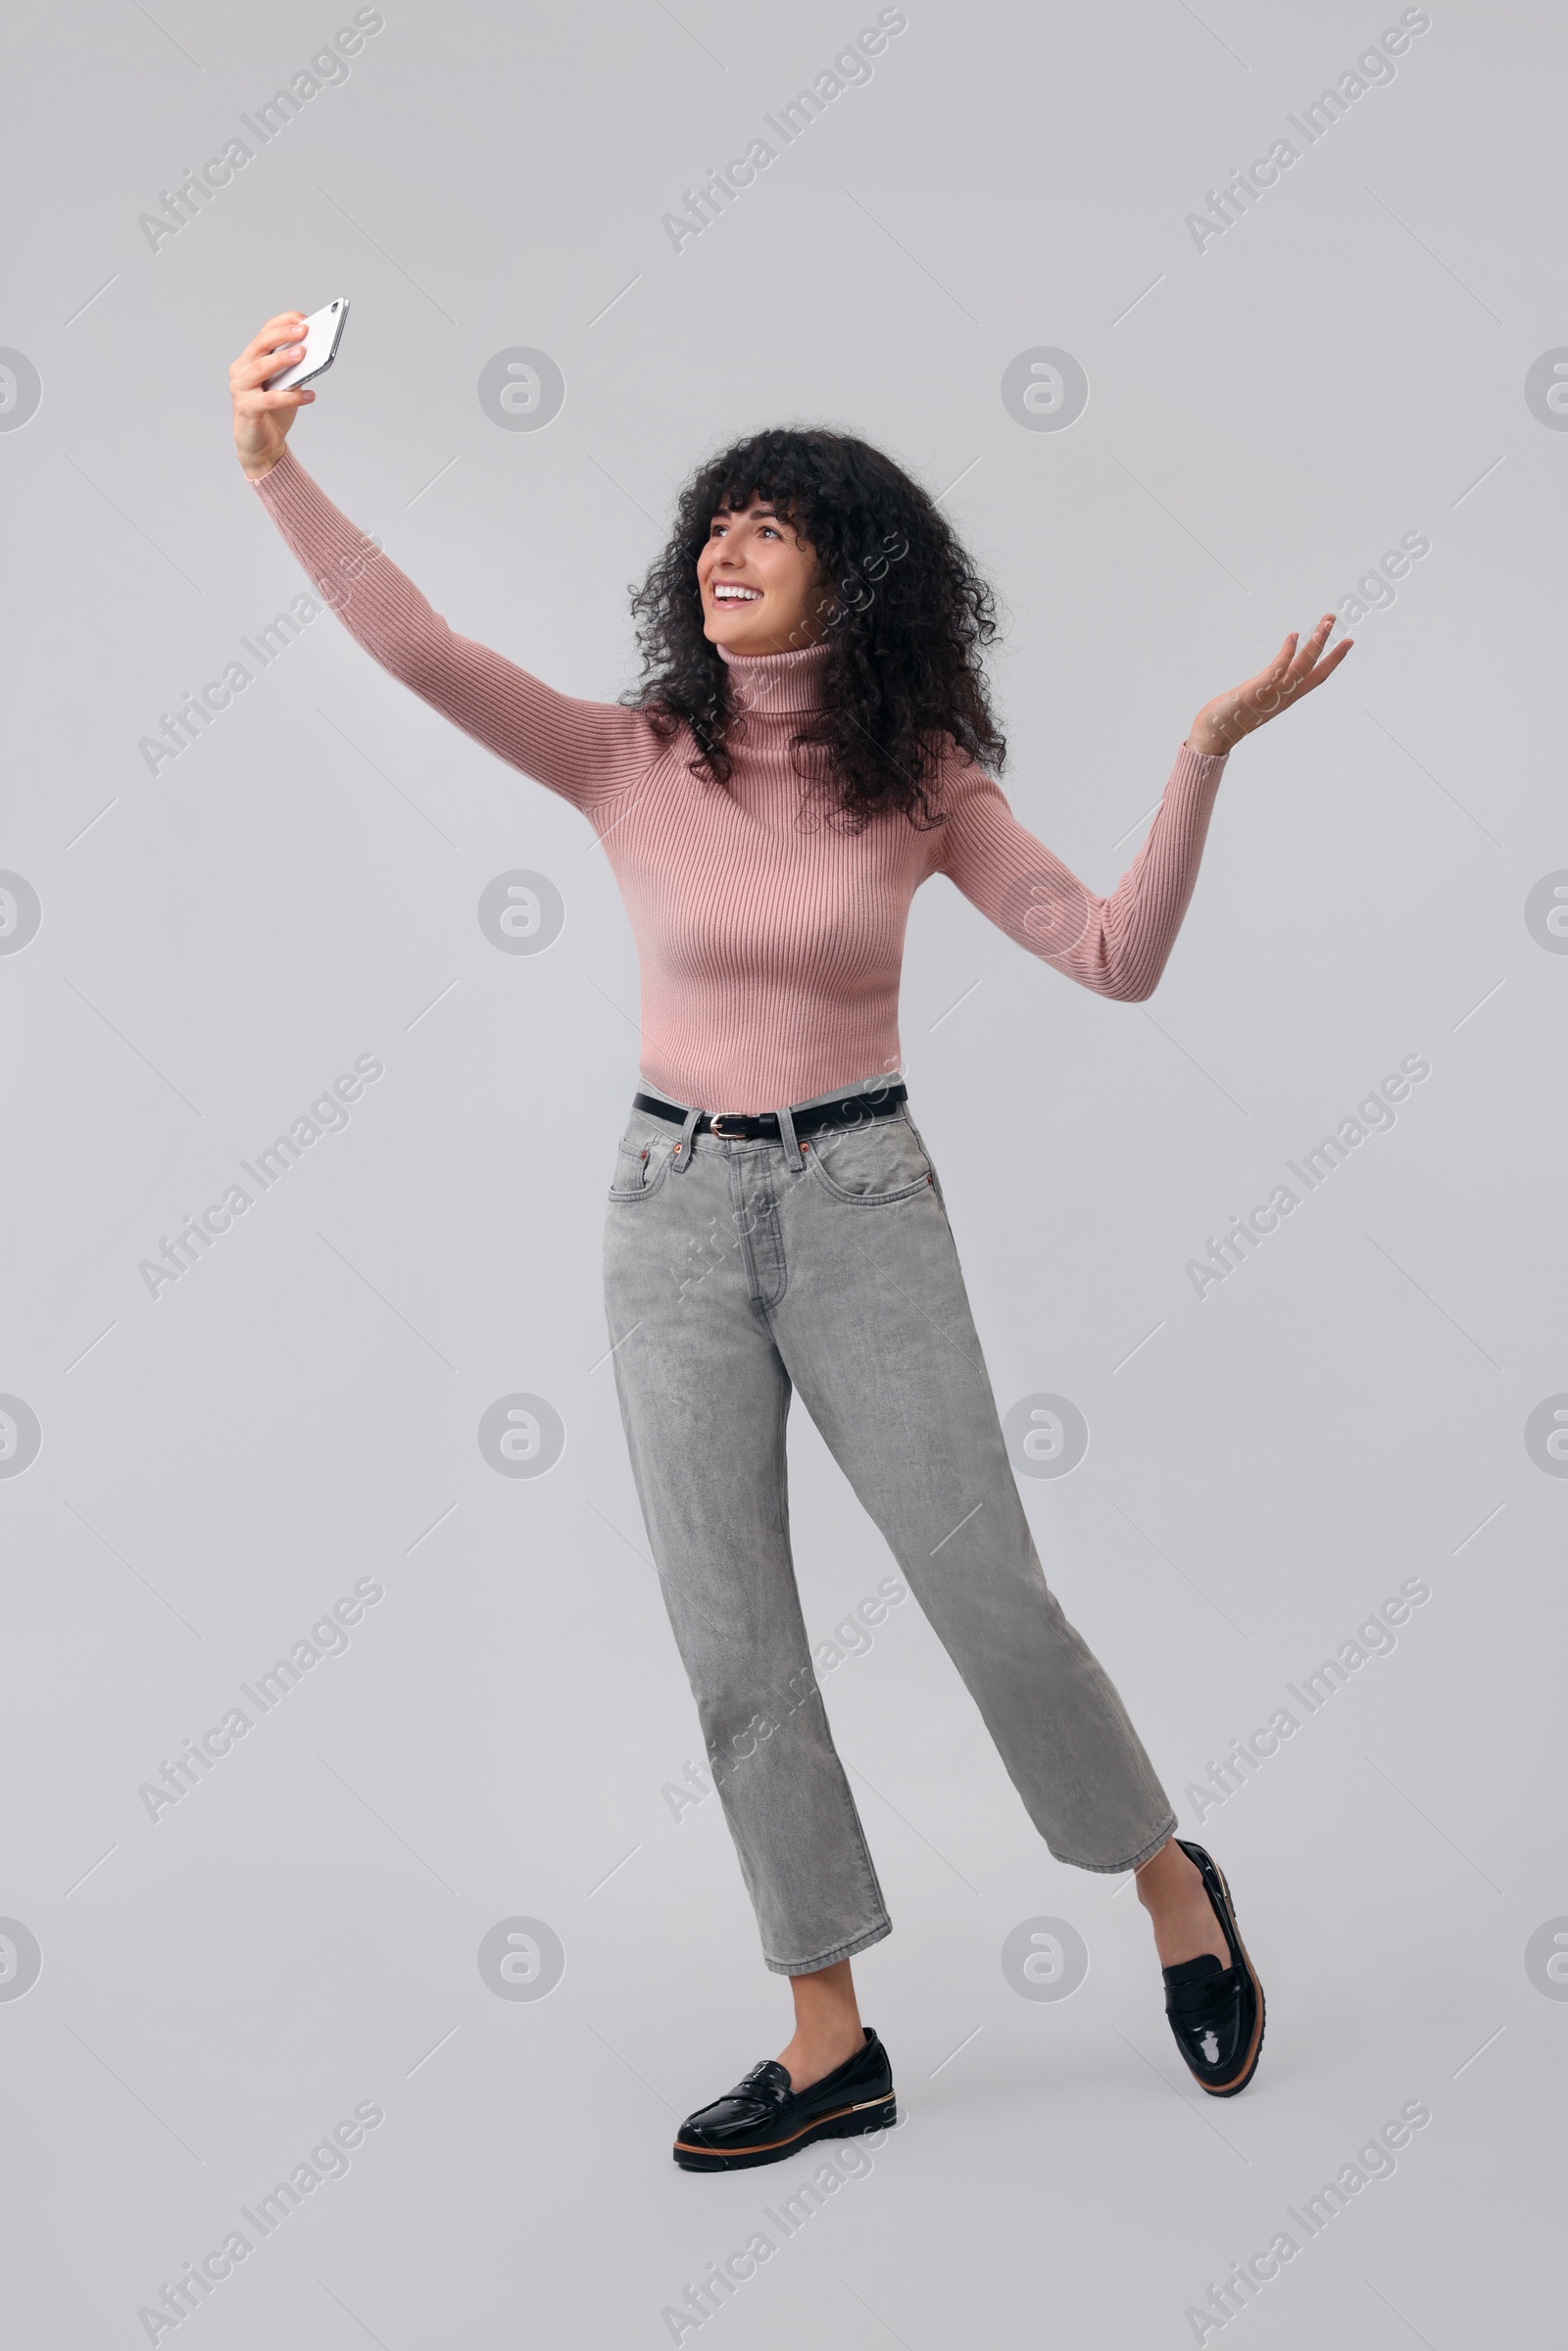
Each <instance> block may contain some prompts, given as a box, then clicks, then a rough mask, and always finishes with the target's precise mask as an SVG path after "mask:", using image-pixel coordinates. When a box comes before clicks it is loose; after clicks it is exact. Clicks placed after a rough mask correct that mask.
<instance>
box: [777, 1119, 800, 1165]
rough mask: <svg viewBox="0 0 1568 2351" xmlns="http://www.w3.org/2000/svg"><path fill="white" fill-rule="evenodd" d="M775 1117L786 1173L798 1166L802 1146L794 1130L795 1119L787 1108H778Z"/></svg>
mask: <svg viewBox="0 0 1568 2351" xmlns="http://www.w3.org/2000/svg"><path fill="white" fill-rule="evenodd" d="M777 1117H778V1132H779V1140H780V1142H781V1143H782V1144H783V1146H784V1168H785V1172H786V1174H787V1173H789V1171H790V1170H791V1169H793V1168H797V1167H799V1165H800V1163H801V1148H802V1147H801V1144H800V1141H799V1139H798V1137H797V1135H796V1132H795V1120H794V1118H793V1116H792V1115H791V1113H790V1112H789V1110H787V1109H784V1110H780V1111H779V1112H778V1113H777Z"/></svg>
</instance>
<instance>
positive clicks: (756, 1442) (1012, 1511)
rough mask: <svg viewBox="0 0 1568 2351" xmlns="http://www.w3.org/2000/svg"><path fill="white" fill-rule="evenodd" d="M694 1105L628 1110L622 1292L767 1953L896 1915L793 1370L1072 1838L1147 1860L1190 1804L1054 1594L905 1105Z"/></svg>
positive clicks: (1024, 1783)
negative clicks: (669, 1111)
mask: <svg viewBox="0 0 1568 2351" xmlns="http://www.w3.org/2000/svg"><path fill="white" fill-rule="evenodd" d="M839 1091H841V1092H843V1091H848V1090H847V1089H840V1090H839ZM816 1099H819V1100H821V1099H826V1098H823V1097H819V1098H816ZM805 1106H806V1105H804V1104H796V1105H795V1107H796V1108H804V1107H805ZM696 1116H697V1112H696V1111H695V1110H690V1109H688V1110H687V1111H686V1112H685V1113H684V1116H683V1123H682V1124H681V1125H675V1124H673V1123H669V1122H666V1121H665V1120H663V1119H661V1118H658V1117H656V1116H654V1115H652V1114H651V1113H649V1112H647V1111H641V1110H633V1111H632V1113H631V1119H630V1123H629V1124H628V1126H627V1128H626V1132H625V1134H624V1136H623V1138H622V1140H621V1143H620V1148H619V1154H618V1158H617V1163H616V1168H615V1174H614V1179H613V1186H612V1189H611V1193H610V1201H609V1208H608V1213H607V1219H606V1226H605V1300H606V1308H607V1312H608V1316H609V1321H610V1336H611V1340H612V1343H613V1349H614V1354H613V1361H614V1366H615V1379H616V1385H617V1389H618V1392H619V1396H620V1408H621V1416H622V1419H623V1421H624V1423H625V1429H626V1442H627V1445H628V1446H629V1448H630V1452H631V1465H632V1472H633V1475H634V1477H635V1479H636V1482H637V1491H638V1495H639V1498H640V1500H641V1503H642V1509H643V1517H644V1520H645V1522H646V1525H647V1528H648V1536H649V1541H650V1543H651V1544H652V1546H653V1552H654V1557H655V1560H656V1561H657V1563H658V1568H659V1574H660V1580H661V1583H662V1587H663V1592H664V1600H665V1604H666V1606H667V1608H668V1611H669V1619H670V1623H671V1625H672V1627H673V1629H674V1634H675V1639H676V1641H677V1642H678V1644H679V1647H680V1652H681V1657H682V1660H683V1662H684V1664H685V1667H686V1671H687V1674H688V1676H689V1677H690V1681H691V1686H692V1693H693V1695H694V1697H695V1698H696V1701H697V1708H698V1713H699V1716H700V1718H701V1722H702V1728H703V1736H704V1739H705V1742H706V1747H707V1752H708V1757H709V1763H710V1767H711V1771H712V1774H713V1777H714V1780H715V1782H716V1784H717V1786H718V1788H719V1792H720V1795H721V1798H722V1801H723V1806H724V1813H725V1817H726V1819H727V1821H728V1823H729V1828H730V1832H731V1835H732V1836H733V1837H734V1840H735V1845H736V1849H737V1851H738V1853H739V1855H740V1864H741V1871H742V1874H743V1876H744V1878H745V1881H746V1887H747V1891H748V1892H749V1894H750V1895H751V1898H752V1902H753V1905H754V1907H755V1909H756V1912H757V1919H758V1925H759V1928H760V1934H761V1940H762V1954H763V1957H764V1958H765V1960H766V1962H767V1965H768V1966H769V1967H770V1968H772V1969H773V1970H774V1971H775V1972H776V1973H777V1974H780V1975H785V1976H800V1975H808V1974H809V1973H810V1972H811V1971H812V1970H813V1969H816V1968H822V1967H827V1966H829V1965H831V1963H832V1962H833V1961H834V1960H837V1959H846V1958H848V1957H849V1956H850V1955H851V1954H852V1953H853V1952H856V1951H860V1950H863V1949H864V1948H865V1947H866V1945H867V1944H868V1943H873V1942H877V1941H880V1939H881V1938H882V1936H883V1935H887V1934H889V1933H890V1932H891V1922H890V1921H889V1918H888V1914H887V1910H886V1908H885V1906H884V1903H883V1900H882V1890H881V1887H880V1886H879V1885H878V1884H877V1877H876V1871H875V1869H874V1868H873V1866H872V1863H871V1856H870V1853H869V1851H868V1850H867V1847H866V1842H865V1836H864V1833H863V1831H862V1829H861V1826H860V1820H859V1815H858V1812H857V1810H856V1805H855V1799H854V1797H853V1795H852V1794H851V1792H850V1787H849V1782H848V1781H847V1779H846V1778H845V1774H844V1767H843V1765H842V1764H841V1763H840V1761H839V1757H838V1753H837V1751H836V1749H835V1747H834V1744H833V1739H832V1734H831V1732H830V1731H829V1728H828V1722H827V1715H826V1712H825V1710H824V1708H823V1704H822V1698H821V1694H820V1692H819V1690H818V1689H817V1687H816V1682H815V1678H814V1676H813V1673H812V1669H811V1661H810V1651H809V1644H808V1641H807V1635H806V1627H805V1623H804V1621H803V1619H802V1615H801V1605H800V1597H799V1594H798V1592H797V1590H796V1583H795V1569H794V1563H793V1560H792V1557H791V1552H790V1534H789V1501H788V1494H787V1489H786V1476H785V1442H784V1430H785V1419H786V1416H787V1414H788V1411H789V1406H790V1398H791V1395H792V1393H793V1392H794V1391H796V1390H799V1392H800V1395H801V1397H802V1400H803V1401H804V1403H805V1405H806V1408H807V1410H808V1411H809V1414H810V1415H811V1418H812V1420H813V1421H814V1422H815V1423H816V1426H817V1428H818V1429H819V1430H820V1431H821V1433H822V1436H823V1438H824V1440H825V1441H826V1443H827V1445H828V1446H829V1447H830V1449H831V1451H832V1453H833V1455H834V1457H835V1459H836V1460H837V1461H838V1463H839V1465H840V1467H841V1468H842V1469H843V1471H844V1473H845V1475H846V1477H847V1478H848V1479H849V1481H850V1484H851V1485H852V1486H853V1488H854V1490H855V1492H856V1494H858V1497H859V1499H860V1501H861V1502H862V1504H863V1505H864V1507H865V1509H866V1510H867V1512H868V1513H869V1515H870V1516H871V1518H872V1519H873V1520H874V1521H875V1523H876V1525H877V1526H878V1527H879V1528H880V1530H881V1532H882V1534H883V1535H884V1537H885V1538H886V1540H887V1542H888V1544H889V1546H890V1547H891V1549H892V1551H893V1554H894V1557H895V1558H896V1559H897V1560H898V1563H899V1565H900V1567H901V1568H902V1569H903V1571H904V1574H905V1577H906V1578H907V1582H908V1585H909V1588H910V1590H911V1591H912V1592H914V1595H915V1597H916V1598H917V1599H918V1601H919V1603H920V1605H921V1607H922V1608H923V1609H924V1610H925V1613H926V1615H927V1617H928V1618H929V1619H930V1621H931V1624H932V1626H933V1627H934V1628H935V1630H936V1632H937V1634H938V1635H939V1637H940V1638H941V1640H942V1641H943V1643H944V1644H945V1646H946V1648H947V1650H948V1653H949V1655H950V1656H951V1657H952V1659H953V1661H954V1663H955V1665H956V1667H957V1669H958V1672H959V1674H960V1675H961V1676H962V1678H963V1681H964V1684H965V1686H966V1687H967V1689H968V1690H969V1693H970V1695H971V1696H972V1697H973V1699H974V1701H975V1703H976V1705H977V1706H978V1707H979V1709H980V1712H981V1715H982V1717H983V1718H984V1721H985V1724H986V1728H987V1729H988V1730H989V1732H990V1734H991V1736H992V1738H993V1739H994V1740H995V1741H996V1744H997V1747H998V1750H999V1752H1000V1753H1001V1756H1002V1760H1003V1762H1004V1763H1005V1766H1006V1769H1007V1771H1008V1774H1009V1775H1010V1777H1011V1779H1012V1782H1013V1785H1014V1786H1015V1788H1017V1790H1018V1792H1019V1794H1020V1795H1021V1796H1022V1798H1023V1801H1024V1804H1025V1806H1026V1807H1027V1809H1028V1812H1029V1816H1030V1818H1031V1819H1032V1820H1033V1822H1034V1824H1035V1826H1036V1827H1037V1828H1038V1829H1039V1831H1040V1833H1041V1835H1042V1837H1044V1838H1045V1840H1046V1842H1047V1844H1048V1845H1049V1846H1050V1848H1051V1850H1052V1852H1053V1853H1054V1855H1055V1856H1056V1858H1057V1859H1058V1860H1060V1861H1067V1862H1072V1863H1074V1864H1076V1865H1077V1866H1078V1867H1079V1868H1081V1869H1090V1870H1104V1871H1122V1870H1128V1869H1134V1868H1136V1867H1137V1866H1138V1865H1139V1864H1140V1863H1141V1862H1143V1861H1146V1860H1148V1859H1149V1857H1150V1855H1151V1854H1152V1853H1154V1852H1156V1851H1157V1850H1158V1848H1159V1847H1160V1845H1162V1844H1163V1843H1164V1841H1165V1839H1166V1837H1168V1836H1169V1835H1170V1833H1171V1831H1172V1830H1173V1829H1174V1827H1175V1814H1174V1813H1173V1812H1172V1810H1171V1806H1170V1803H1169V1800H1168V1798H1167V1797H1166V1795H1165V1792H1164V1790H1163V1788H1161V1787H1160V1785H1159V1782H1158V1781H1157V1780H1156V1778H1155V1777H1154V1773H1153V1770H1152V1766H1151V1764H1150V1761H1149V1758H1148V1756H1147V1755H1146V1754H1145V1752H1144V1749H1143V1746H1142V1744H1141V1743H1140V1741H1139V1739H1138V1735H1137V1733H1136V1732H1135V1731H1134V1729H1133V1727H1132V1724H1131V1722H1130V1721H1129V1720H1128V1717H1127V1713H1126V1710H1125V1708H1124V1707H1123V1705H1122V1702H1121V1700H1120V1698H1119V1697H1118V1696H1117V1694H1116V1691H1115V1690H1114V1689H1113V1687H1112V1685H1111V1683H1110V1682H1109V1680H1108V1679H1107V1677H1106V1675H1105V1674H1104V1672H1103V1670H1102V1668H1101V1667H1100V1665H1099V1664H1098V1663H1097V1662H1096V1660H1095V1658H1094V1657H1093V1656H1092V1655H1091V1653H1090V1651H1089V1649H1088V1647H1087V1646H1086V1645H1085V1643H1084V1641H1082V1639H1081V1638H1080V1636H1079V1635H1078V1634H1077V1633H1075V1632H1074V1630H1073V1628H1072V1626H1071V1625H1069V1624H1068V1622H1067V1620H1066V1618H1065V1617H1064V1616H1063V1615H1062V1612H1061V1609H1060V1608H1059V1607H1058V1605H1057V1603H1056V1601H1055V1599H1054V1597H1053V1595H1052V1593H1051V1592H1050V1591H1049V1590H1048V1589H1047V1586H1046V1579H1045V1576H1044V1573H1043V1572H1042V1569H1041V1565H1040V1560H1039V1557H1038V1555H1037V1553H1036V1550H1035V1546H1034V1542H1033V1539H1032V1538H1031V1536H1030V1533H1029V1526H1028V1522H1027V1520H1026V1519H1025V1517H1024V1512H1023V1505H1022V1503H1021V1501H1020V1500H1019V1497H1018V1489H1017V1486H1016V1484H1015V1483H1014V1480H1013V1475H1012V1470H1011V1466H1010V1464H1009V1463H1008V1460H1007V1454H1006V1449H1005V1443H1004V1439H1003V1434H1002V1429H1001V1425H1000V1422H999V1420H998V1417H997V1407H996V1400H995V1398H994V1396H993V1395H992V1391H991V1382H990V1379H989V1378H988V1376H987V1373H986V1367H985V1363H984V1360H983V1359H982V1356H981V1352H980V1346H979V1342H978V1340H977V1338H976V1336H975V1330H974V1324H973V1321H972V1319H971V1316H970V1312H969V1301H968V1298H967V1297H966V1295H965V1292H964V1286H963V1276H962V1273H961V1272H960V1270H959V1266H958V1258H957V1252H956V1249H955V1247H954V1241H953V1234H952V1231H951V1229H950V1227H949V1224H948V1217H947V1211H946V1209H945V1207H944V1205H943V1200H942V1189H941V1185H940V1183H939V1182H938V1180H937V1174H936V1170H935V1168H934V1167H933V1166H932V1163H931V1160H930V1158H929V1157H928V1155H927V1153H926V1151H925V1147H924V1145H923V1144H922V1142H921V1140H920V1137H919V1134H918V1133H917V1131H916V1129H915V1127H914V1126H913V1124H912V1123H911V1121H910V1119H909V1118H908V1115H907V1110H906V1109H900V1110H899V1111H897V1112H896V1113H895V1114H894V1115H893V1116H891V1117H888V1118H880V1119H875V1120H872V1121H868V1122H867V1123H865V1124H864V1125H862V1126H859V1127H858V1128H855V1129H853V1130H850V1131H846V1132H839V1131H820V1130H819V1131H818V1132H817V1133H815V1134H812V1135H810V1136H809V1137H808V1138H807V1139H806V1140H805V1141H804V1142H803V1141H801V1140H800V1139H798V1138H797V1136H796V1134H795V1128H794V1121H793V1117H792V1115H791V1112H790V1111H789V1110H781V1111H780V1112H779V1113H778V1116H779V1123H780V1127H781V1130H782V1133H781V1138H780V1140H778V1141H773V1142H768V1141H757V1142H740V1141H733V1142H725V1141H722V1140H720V1139H719V1138H718V1137H716V1136H712V1135H702V1136H698V1137H696V1138H695V1139H694V1138H693V1136H692V1133H691V1128H692V1125H693V1123H694V1122H695V1119H696Z"/></svg>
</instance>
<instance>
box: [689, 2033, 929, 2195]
mask: <svg viewBox="0 0 1568 2351" xmlns="http://www.w3.org/2000/svg"><path fill="white" fill-rule="evenodd" d="M861 2031H862V2032H863V2033H864V2034H865V2046H864V2048H863V2049H859V2050H857V2052H856V2054H855V2055H854V2056H853V2057H851V2058H848V2059H846V2061H845V2063H844V2064H843V2065H841V2066H836V2067H835V2068H834V2070H833V2072H832V2073H831V2074H824V2075H823V2077H822V2079H821V2081H820V2082H812V2083H811V2085H810V2087H809V2089H803V2090H800V2091H796V2090H794V2089H792V2088H791V2086H790V2078H789V2073H788V2070H787V2069H786V2068H785V2067H784V2066H781V2065H780V2064H779V2062H778V2059H777V2058H776V2057H765V2058H764V2059H763V2060H762V2062H761V2064H760V2065H754V2066H753V2068H752V2070H751V2072H750V2073H749V2074H748V2075H747V2076H746V2079H745V2081H744V2082H736V2084H735V2087H734V2088H733V2089H732V2090H731V2091H730V2092H729V2094H728V2096H727V2097H723V2098H716V2099H715V2100H714V2101H713V2104H712V2105H711V2106H700V2107H699V2108H698V2109H697V2112H696V2113H695V2114H690V2115H688V2116H687V2118H686V2120H685V2122H684V2123H682V2125H681V2127H680V2130H679V2131H678V2133H677V2134H676V2138H675V2161H676V2162H677V2163H678V2164H679V2165H680V2166H681V2168H682V2170H684V2171H688V2172H742V2171H746V2170H748V2169H749V2168H750V2167H751V2166H752V2165H754V2164H759V2163H782V2162H783V2161H784V2159H785V2158H786V2156H790V2155H796V2154H798V2153H799V2152H800V2150H801V2148H802V2147H809V2145H810V2143H811V2141H812V2140H813V2139H816V2138H857V2137H858V2136H859V2135H860V2133H861V2132H862V2131H883V2130H887V2129H889V2128H891V2126H892V2125H893V2124H894V2123H896V2122H897V2121H898V2119H899V2109H898V2102H897V2100H896V2099H895V2097H894V2094H893V2069H892V2067H891V2066H890V2065H889V2063H888V2053H887V2051H886V2049H884V2048H883V2046H882V2043H881V2042H880V2041H879V2040H878V2039H877V2036H876V2034H875V2033H873V2032H872V2030H871V2028H870V2026H869V2025H865V2026H862V2027H861Z"/></svg>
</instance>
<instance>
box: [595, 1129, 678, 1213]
mask: <svg viewBox="0 0 1568 2351" xmlns="http://www.w3.org/2000/svg"><path fill="white" fill-rule="evenodd" d="M674 1143H675V1130H674V1129H673V1128H670V1129H669V1130H668V1132H665V1131H664V1121H663V1120H662V1119H654V1118H650V1117H649V1116H648V1114H647V1113H646V1112H645V1111H635V1112H633V1114H632V1119H631V1123H630V1125H629V1126H628V1127H627V1129H626V1132H625V1133H624V1135H622V1137H621V1139H620V1143H619V1145H618V1147H617V1149H616V1152H615V1172H614V1174H613V1177H612V1178H611V1184H610V1198H611V1199H612V1200H647V1199H649V1198H650V1197H651V1196H652V1194H654V1193H656V1192H657V1191H658V1190H659V1187H660V1185H661V1184H662V1182H663V1180H664V1178H665V1177H666V1176H667V1175H668V1173H669V1166H670V1154H671V1151H672V1150H673V1147H674Z"/></svg>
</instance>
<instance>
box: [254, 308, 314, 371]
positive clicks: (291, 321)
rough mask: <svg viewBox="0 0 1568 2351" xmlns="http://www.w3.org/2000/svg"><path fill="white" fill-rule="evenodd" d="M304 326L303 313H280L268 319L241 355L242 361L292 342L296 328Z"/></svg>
mask: <svg viewBox="0 0 1568 2351" xmlns="http://www.w3.org/2000/svg"><path fill="white" fill-rule="evenodd" d="M304 324H305V313H304V312H303V311H279V312H278V314H277V317H276V318H269V319H268V321H267V324H266V325H265V326H264V327H263V328H262V331H261V333H260V334H259V335H254V336H252V338H251V340H250V342H249V343H247V344H246V346H245V348H244V350H243V351H242V352H241V353H240V359H241V361H242V362H243V361H245V360H250V359H254V358H255V357H256V355H257V353H258V352H260V351H269V350H271V349H273V348H274V347H275V346H276V345H277V344H279V343H288V342H292V341H293V339H294V333H293V330H294V328H295V327H296V326H303V325H304Z"/></svg>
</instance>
